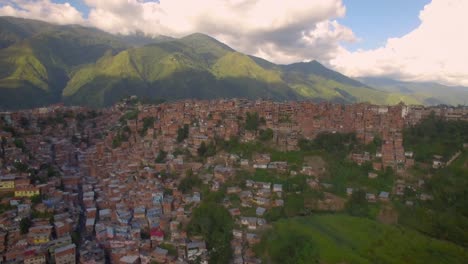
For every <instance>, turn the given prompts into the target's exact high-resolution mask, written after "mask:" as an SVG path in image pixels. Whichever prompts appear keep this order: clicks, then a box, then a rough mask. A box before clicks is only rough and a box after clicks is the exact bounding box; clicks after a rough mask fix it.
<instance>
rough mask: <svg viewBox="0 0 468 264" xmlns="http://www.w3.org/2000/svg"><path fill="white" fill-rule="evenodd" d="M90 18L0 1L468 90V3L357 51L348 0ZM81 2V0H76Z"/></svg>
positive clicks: (190, 3)
mask: <svg viewBox="0 0 468 264" xmlns="http://www.w3.org/2000/svg"><path fill="white" fill-rule="evenodd" d="M83 1H84V2H85V4H86V5H88V7H89V9H90V12H89V14H88V16H87V18H83V15H82V14H81V13H80V12H79V11H77V9H76V8H74V7H73V6H72V5H70V4H68V3H65V4H57V3H54V2H53V0H0V15H10V16H19V17H26V18H33V19H41V20H46V21H49V22H53V23H58V24H70V23H79V24H86V25H91V26H95V27H98V28H100V29H103V30H105V31H109V32H112V33H122V34H131V33H133V32H136V31H141V32H144V33H146V34H150V35H157V34H162V35H169V36H175V37H180V36H184V35H187V34H190V33H194V32H202V33H206V34H209V35H211V36H213V37H215V38H218V39H219V40H220V41H223V42H225V43H227V44H228V45H230V46H231V47H233V48H234V49H236V50H239V51H241V52H245V53H248V54H252V55H256V56H259V57H263V58H265V59H268V60H271V61H273V62H277V63H291V62H296V61H307V60H311V59H317V60H319V61H321V62H323V63H325V64H326V65H329V66H332V67H333V68H335V69H337V70H339V71H341V72H343V73H345V74H347V75H350V76H355V77H357V76H387V77H393V78H396V79H403V80H415V81H439V82H442V83H446V84H461V85H468V71H467V70H466V69H467V67H466V66H465V65H466V62H467V61H468V52H467V48H466V47H468V30H466V29H465V28H464V27H466V25H468V16H467V15H466V14H465V13H466V11H467V10H468V0H433V1H432V3H430V4H428V5H427V6H426V7H425V8H424V10H422V11H421V13H420V16H419V17H420V19H421V25H420V26H419V27H418V28H416V29H415V30H413V31H412V32H410V33H409V34H407V35H405V36H402V37H400V38H392V39H388V41H387V43H386V45H385V46H384V47H380V48H377V49H374V50H358V51H355V52H350V51H348V50H346V49H345V48H344V47H343V46H342V45H341V43H342V42H352V41H355V40H356V37H355V36H354V34H353V31H352V30H351V29H350V28H347V27H345V26H343V25H341V24H339V23H338V22H337V21H336V19H337V18H340V17H343V16H344V15H345V13H346V8H345V6H344V5H343V2H342V0H295V1H284V0H197V1H194V0H160V1H155V0H153V1H150V0H83ZM71 3H73V1H71Z"/></svg>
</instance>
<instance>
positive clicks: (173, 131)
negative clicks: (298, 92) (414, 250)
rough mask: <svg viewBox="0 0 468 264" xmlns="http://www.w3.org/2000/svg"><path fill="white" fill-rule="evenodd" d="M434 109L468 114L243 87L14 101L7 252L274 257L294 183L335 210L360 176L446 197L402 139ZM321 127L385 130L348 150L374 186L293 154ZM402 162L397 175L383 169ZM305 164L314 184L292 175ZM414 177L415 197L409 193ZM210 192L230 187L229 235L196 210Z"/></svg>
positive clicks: (3, 236)
mask: <svg viewBox="0 0 468 264" xmlns="http://www.w3.org/2000/svg"><path fill="white" fill-rule="evenodd" d="M430 116H435V117H436V118H440V119H442V120H446V121H468V108H467V107H446V106H440V107H435V106H434V107H424V106H411V105H410V106H407V105H404V104H398V105H394V106H379V105H371V104H367V103H359V104H350V105H341V104H332V103H312V102H273V101H264V100H257V101H249V100H243V99H229V100H224V99H219V100H205V101H201V100H183V101H175V102H166V103H161V104H158V105H144V104H141V103H138V100H137V98H134V97H132V98H128V99H126V100H124V101H122V102H121V103H118V104H116V105H114V106H112V107H110V108H105V109H99V110H97V109H88V108H84V107H66V106H62V105H53V106H49V107H44V108H37V109H32V110H24V111H17V112H2V113H0V126H1V131H0V138H1V148H0V158H1V159H0V194H1V201H0V209H1V212H2V213H1V215H0V230H1V232H0V254H1V261H0V262H2V263H30V264H33V263H34V264H36V263H37V264H38V263H208V261H210V260H212V259H215V258H218V257H220V255H221V254H224V253H223V252H229V253H226V254H227V255H228V256H229V261H230V262H231V263H261V262H262V258H261V256H258V254H256V252H257V251H256V250H255V246H256V245H257V244H258V243H260V241H261V236H262V232H264V231H265V230H269V229H271V228H272V227H271V224H272V223H271V219H272V217H271V215H272V212H280V211H281V212H286V214H289V212H290V211H291V210H290V209H288V208H287V207H288V206H289V205H290V204H291V202H290V199H292V198H291V197H293V196H294V195H297V194H298V193H305V192H306V189H307V190H312V191H314V192H316V193H320V195H318V196H317V197H314V198H312V199H311V201H312V202H311V203H310V204H306V205H305V206H304V207H305V208H309V209H311V210H316V211H320V210H323V211H328V212H329V211H335V212H339V211H342V210H344V208H345V204H346V202H347V200H349V199H350V197H351V196H352V194H353V191H356V190H358V189H359V190H365V199H366V200H367V202H368V203H369V204H381V208H387V207H388V204H389V201H391V200H394V199H399V200H402V203H403V204H404V205H405V206H408V207H410V206H412V204H413V203H415V202H417V201H420V200H421V201H424V200H431V199H433V194H432V193H428V192H426V191H425V190H424V189H423V188H422V186H424V183H425V182H424V179H418V180H417V181H416V182H410V181H409V180H408V177H409V176H408V174H410V169H411V168H413V166H415V163H416V162H415V157H416V156H418V154H419V153H417V152H416V151H415V150H414V149H405V148H404V144H403V141H404V138H403V137H404V136H403V135H404V133H403V130H404V129H405V128H408V127H412V126H415V125H417V124H419V123H420V122H421V121H422V120H424V119H426V118H428V117H430ZM321 135H351V136H350V137H352V138H353V139H354V140H355V142H356V143H355V144H359V145H362V146H368V145H372V144H373V145H374V148H352V149H350V151H349V153H347V155H346V157H345V159H346V160H348V161H349V162H352V163H353V164H354V165H353V166H356V168H365V172H363V174H364V178H365V179H366V182H371V184H369V186H374V187H369V188H367V187H368V186H367V185H366V183H362V186H361V185H359V183H352V184H351V183H350V184H349V185H348V183H347V184H345V185H343V186H340V185H337V184H334V183H333V182H331V181H330V177H329V176H330V175H329V174H330V173H331V172H330V171H331V170H332V167H331V166H330V165H327V160H326V159H324V158H321V157H320V155H315V156H314V155H312V156H310V157H305V158H304V157H302V158H303V159H302V160H301V161H300V162H295V161H294V160H292V159H290V158H288V157H287V154H288V153H296V152H298V151H300V150H301V148H302V145H304V144H306V143H307V142H312V141H313V140H314V139H317V138H318V137H320V136H321ZM464 143H465V144H464V145H463V144H462V145H463V146H461V148H463V147H465V148H466V147H467V144H466V143H467V142H464ZM243 147H244V148H243ZM449 154H450V155H445V153H440V154H439V155H434V156H433V157H430V161H429V163H427V164H428V166H429V167H431V168H432V169H438V168H442V167H444V166H447V165H448V164H450V163H451V162H452V161H453V160H455V159H456V158H457V157H458V155H460V154H461V152H455V153H449ZM283 157H284V159H283ZM356 164H357V165H356ZM353 168H354V167H353ZM389 171H391V173H392V174H391V175H392V176H391V177H392V179H391V184H390V185H382V187H381V186H380V185H378V184H373V183H372V182H373V181H378V180H379V178H381V177H384V176H383V175H386V173H387V172H389ZM327 175H328V176H327ZM332 176H333V175H332ZM297 177H302V178H301V179H304V183H306V184H305V185H304V186H297V184H290V183H289V180H290V179H295V178H297ZM239 179H240V180H239ZM279 179H282V180H279ZM298 188H302V189H298ZM408 189H410V190H411V191H412V192H414V193H416V194H417V195H416V196H415V198H413V199H407V198H406V196H405V195H406V192H407V190H408ZM340 193H342V194H343V195H339V194H340ZM211 194H221V196H220V197H219V204H220V207H221V209H222V210H225V211H227V212H228V214H227V216H228V218H229V220H226V221H224V222H230V223H231V222H232V225H230V227H229V228H230V229H229V234H227V235H226V236H225V237H223V239H224V240H223V239H221V240H214V239H210V238H207V236H209V235H210V234H207V232H206V230H205V229H204V226H203V223H200V221H198V220H197V217H199V215H200V214H199V213H197V210H200V209H201V208H204V206H203V203H204V202H205V201H206V200H211V199H215V198H213V197H209V196H210V195H211ZM207 196H208V197H207ZM303 199H304V201H306V200H307V199H306V198H303ZM306 203H307V202H306ZM221 209H220V210H221ZM213 210H214V209H213ZM382 210H383V211H385V210H384V209H382ZM301 213H304V212H301ZM305 214H307V212H305ZM382 215H384V214H383V213H382V214H379V217H381V216H382ZM382 218H383V221H390V222H391V221H394V219H392V217H384V216H382ZM201 222H202V221H201ZM211 225H213V226H214V225H216V221H214V222H211ZM212 233H215V231H212ZM226 239H227V240H228V241H227V242H226V241H225V240H226ZM214 241H218V242H219V241H225V242H226V245H221V244H222V243H220V242H219V243H214ZM222 246H223V247H222ZM218 263H222V262H218ZM225 263H226V262H225Z"/></svg>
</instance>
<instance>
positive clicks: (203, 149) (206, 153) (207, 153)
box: [197, 141, 216, 158]
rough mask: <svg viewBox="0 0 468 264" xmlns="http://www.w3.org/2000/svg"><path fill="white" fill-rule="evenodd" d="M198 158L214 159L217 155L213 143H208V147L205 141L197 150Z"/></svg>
mask: <svg viewBox="0 0 468 264" xmlns="http://www.w3.org/2000/svg"><path fill="white" fill-rule="evenodd" d="M197 153H198V156H200V157H203V158H206V157H212V156H214V155H215V154H216V146H215V144H214V143H213V142H210V143H208V145H207V144H206V143H205V141H203V142H202V143H201V145H200V147H199V148H198V149H197Z"/></svg>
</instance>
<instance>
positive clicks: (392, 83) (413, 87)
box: [359, 77, 468, 105]
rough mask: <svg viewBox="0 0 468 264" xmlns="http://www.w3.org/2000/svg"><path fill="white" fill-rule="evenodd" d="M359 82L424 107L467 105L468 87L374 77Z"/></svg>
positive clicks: (361, 79)
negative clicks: (417, 102)
mask: <svg viewBox="0 0 468 264" xmlns="http://www.w3.org/2000/svg"><path fill="white" fill-rule="evenodd" d="M359 80H360V81H361V82H363V83H365V84H367V85H369V86H372V87H374V88H375V89H377V90H379V91H383V92H388V93H397V94H402V95H405V96H407V97H409V98H412V99H413V100H416V101H419V102H420V103H422V104H425V105H438V104H447V105H466V104H467V103H468V87H463V86H446V85H442V84H439V83H434V82H423V83H417V82H402V81H397V80H393V79H387V78H376V77H365V78H359Z"/></svg>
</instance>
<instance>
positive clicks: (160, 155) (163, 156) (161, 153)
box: [154, 150, 167, 163]
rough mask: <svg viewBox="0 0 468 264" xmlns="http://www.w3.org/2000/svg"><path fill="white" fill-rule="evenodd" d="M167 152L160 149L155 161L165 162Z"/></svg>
mask: <svg viewBox="0 0 468 264" xmlns="http://www.w3.org/2000/svg"><path fill="white" fill-rule="evenodd" d="M166 157H167V152H165V151H164V150H159V153H158V156H157V157H156V159H155V160H154V162H155V163H163V162H164V161H165V160H166Z"/></svg>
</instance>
